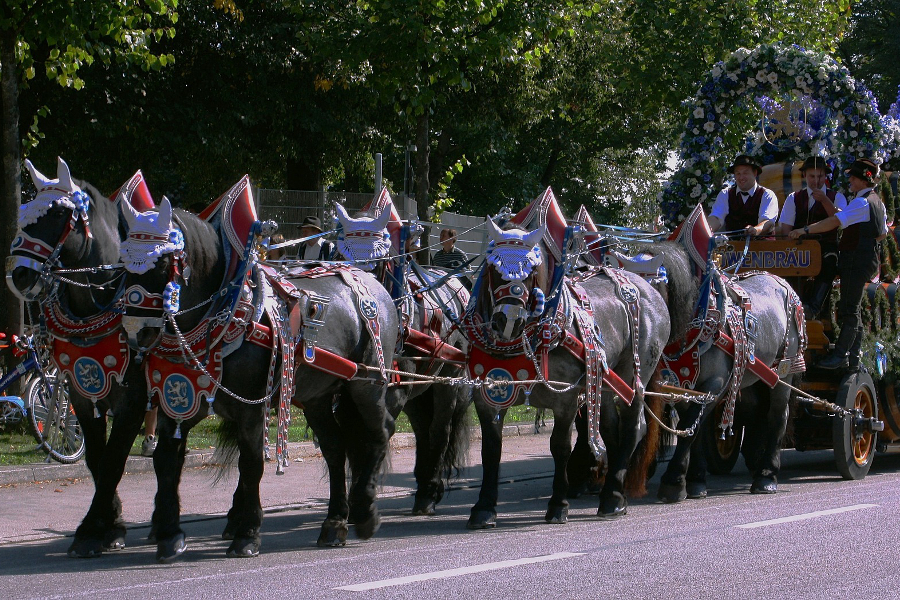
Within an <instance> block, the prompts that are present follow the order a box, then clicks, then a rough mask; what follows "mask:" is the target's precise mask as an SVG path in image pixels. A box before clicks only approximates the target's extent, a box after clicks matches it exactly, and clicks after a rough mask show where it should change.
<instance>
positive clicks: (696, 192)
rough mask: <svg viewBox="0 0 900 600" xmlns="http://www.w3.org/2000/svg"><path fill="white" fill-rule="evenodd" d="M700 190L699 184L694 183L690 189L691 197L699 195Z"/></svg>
mask: <svg viewBox="0 0 900 600" xmlns="http://www.w3.org/2000/svg"><path fill="white" fill-rule="evenodd" d="M700 191H701V188H700V186H699V185H695V186H694V187H693V188H692V189H691V198H696V197H698V196H699V195H700Z"/></svg>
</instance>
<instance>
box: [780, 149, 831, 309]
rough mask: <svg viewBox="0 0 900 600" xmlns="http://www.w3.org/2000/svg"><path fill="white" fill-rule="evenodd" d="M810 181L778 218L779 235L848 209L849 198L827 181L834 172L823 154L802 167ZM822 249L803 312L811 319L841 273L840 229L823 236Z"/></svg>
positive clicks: (801, 170) (820, 242)
mask: <svg viewBox="0 0 900 600" xmlns="http://www.w3.org/2000/svg"><path fill="white" fill-rule="evenodd" d="M800 173H802V174H803V178H804V179H805V180H806V187H805V188H804V189H802V190H800V191H797V192H794V193H793V194H791V195H789V196H788V197H787V199H786V200H785V201H784V206H783V207H782V208H781V216H780V217H778V229H777V231H778V234H779V235H782V236H787V235H788V234H789V233H790V232H791V231H792V230H794V229H801V230H802V229H803V228H804V227H806V226H807V225H811V224H812V223H816V222H817V221H821V220H822V219H827V218H828V217H830V216H832V215H833V214H835V213H836V212H838V211H841V210H844V209H846V208H847V198H845V197H844V195H843V194H841V193H840V192H837V191H835V190H831V189H828V187H827V185H826V183H827V181H828V176H829V175H831V167H829V166H828V163H826V162H825V159H824V158H822V157H821V156H810V157H809V158H807V159H806V160H805V161H804V162H803V166H802V167H800ZM819 246H820V247H821V249H822V268H821V270H820V271H819V274H818V275H816V278H815V281H813V285H812V288H811V289H810V290H809V292H808V293H807V294H806V297H805V298H804V299H803V300H804V302H803V312H804V313H805V314H806V318H807V319H815V318H816V316H817V315H818V314H819V311H820V310H822V305H823V304H825V299H826V298H827V297H828V292H829V291H831V286H832V284H833V283H834V276H835V275H837V272H838V241H837V229H834V230H832V231H829V232H826V233H823V234H821V236H819Z"/></svg>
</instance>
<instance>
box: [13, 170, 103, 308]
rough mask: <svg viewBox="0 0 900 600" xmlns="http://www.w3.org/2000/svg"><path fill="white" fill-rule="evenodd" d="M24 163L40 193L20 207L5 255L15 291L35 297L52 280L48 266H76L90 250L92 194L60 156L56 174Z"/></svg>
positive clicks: (24, 296)
mask: <svg viewBox="0 0 900 600" xmlns="http://www.w3.org/2000/svg"><path fill="white" fill-rule="evenodd" d="M25 165H26V166H27V167H28V172H29V173H30V174H31V179H32V181H33V182H34V186H35V187H36V188H37V194H36V195H35V197H34V199H33V200H31V201H29V202H26V203H25V204H22V205H21V206H20V207H19V218H18V231H17V232H16V236H15V238H14V239H13V243H12V246H11V247H10V255H9V257H7V259H6V282H7V284H8V285H9V288H10V289H11V290H12V292H13V293H14V294H16V296H18V297H20V298H22V299H24V300H35V299H36V298H37V297H38V296H39V295H40V293H41V291H42V290H43V289H44V286H45V285H46V284H47V282H48V281H49V268H50V267H52V266H60V265H62V264H67V265H71V266H74V264H75V263H78V262H79V261H83V260H84V259H86V257H87V256H88V255H89V254H90V252H91V246H92V243H93V236H92V235H91V229H90V223H89V219H88V212H89V209H90V207H91V204H92V202H91V196H90V195H89V194H88V193H87V192H85V191H84V190H82V188H81V186H79V185H78V184H76V183H75V181H74V180H73V179H72V175H71V173H70V172H69V166H68V165H67V164H66V162H65V161H64V160H63V159H62V158H60V159H59V162H58V164H57V176H56V179H49V178H48V177H46V176H44V175H43V174H41V173H40V172H39V171H38V170H37V169H35V168H34V165H32V164H31V161H29V160H26V161H25Z"/></svg>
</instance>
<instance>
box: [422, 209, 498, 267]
mask: <svg viewBox="0 0 900 600" xmlns="http://www.w3.org/2000/svg"><path fill="white" fill-rule="evenodd" d="M446 228H452V229H455V230H456V247H457V248H459V249H460V250H462V251H463V252H465V253H466V256H468V257H469V258H472V257H473V256H477V257H479V258H478V259H477V260H475V262H474V263H472V266H473V267H477V266H478V265H480V264H481V261H482V260H484V254H485V252H486V251H487V242H488V233H487V226H486V225H485V219H484V217H473V216H471V215H461V214H458V213H452V212H444V213H442V214H441V225H440V226H435V227H432V228H431V235H430V237H429V240H428V242H429V245H430V246H432V248H431V254H432V255H434V253H435V252H437V251H438V250H440V246H439V244H440V235H441V230H442V229H446Z"/></svg>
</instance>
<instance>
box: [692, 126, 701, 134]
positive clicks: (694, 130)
mask: <svg viewBox="0 0 900 600" xmlns="http://www.w3.org/2000/svg"><path fill="white" fill-rule="evenodd" d="M691 131H693V132H694V135H700V130H699V129H698V128H696V127H694V128H693V129H692V130H691Z"/></svg>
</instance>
